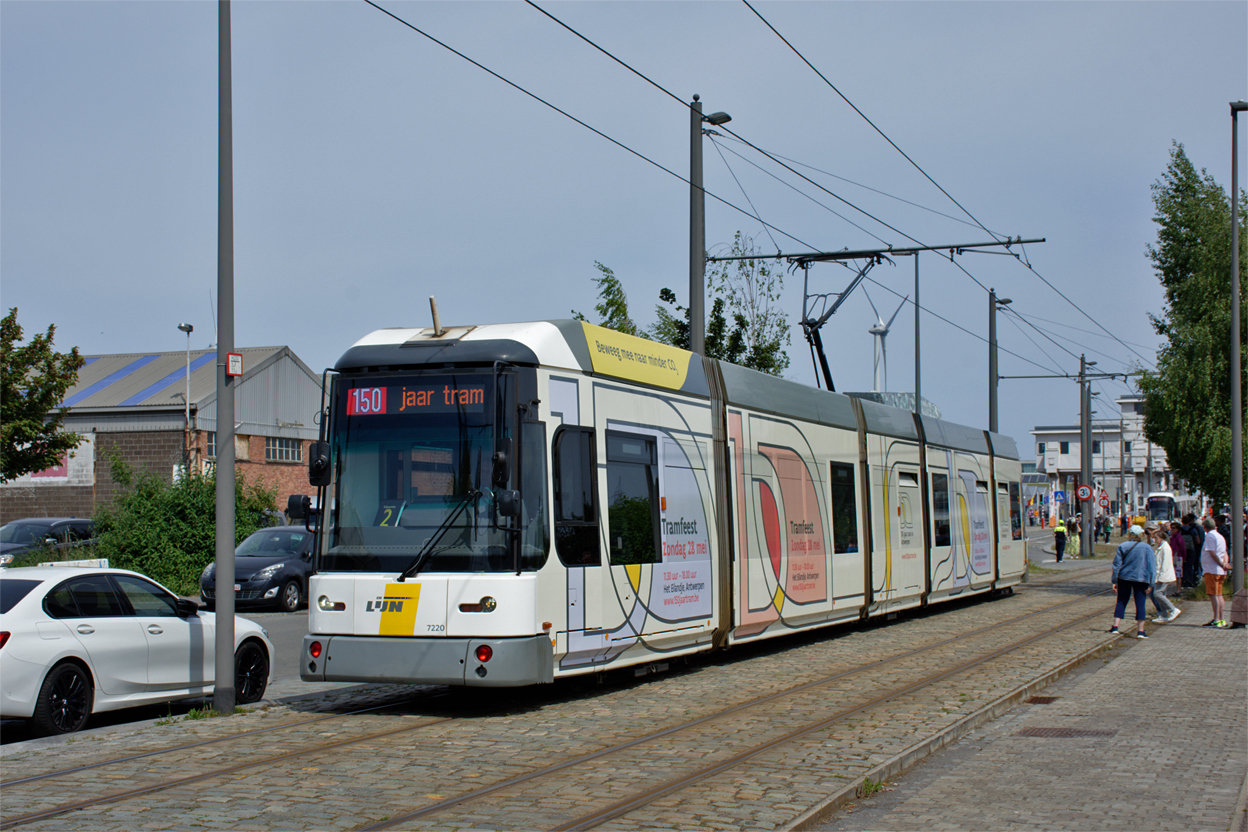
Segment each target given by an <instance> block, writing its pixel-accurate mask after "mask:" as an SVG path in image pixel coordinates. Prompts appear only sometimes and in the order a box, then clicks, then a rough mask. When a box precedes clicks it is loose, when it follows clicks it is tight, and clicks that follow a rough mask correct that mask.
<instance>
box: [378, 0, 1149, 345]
mask: <svg viewBox="0 0 1248 832" xmlns="http://www.w3.org/2000/svg"><path fill="white" fill-rule="evenodd" d="M364 2H366V3H368V5H370V6H372V7H373V8H375V9H377V10H378V11H380V12H382V13H383V14H386V15H387V16H389V17H391V18H392V19H394V20H395V21H397V22H399V23H401V24H403V25H404V26H407V27H408V28H410V29H412V30H413V31H414V32H416V33H417V34H420V35H422V36H423V37H425V38H427V39H428V40H430V41H432V42H434V43H436V44H437V45H439V46H441V47H443V48H444V49H446V50H448V51H450V52H452V53H453V54H455V55H456V56H458V57H460V58H463V59H464V60H466V61H468V62H469V63H471V64H473V65H474V66H476V67H477V68H479V69H481V70H483V71H485V72H487V73H489V74H490V75H492V76H494V77H495V78H497V79H498V80H500V81H502V82H504V83H506V84H508V85H509V86H511V87H513V88H514V89H516V90H517V91H518V92H521V93H523V94H525V95H527V96H529V97H531V98H533V99H534V100H535V101H537V102H539V103H541V104H543V105H545V106H546V107H549V108H550V109H552V110H555V111H556V112H558V113H559V114H560V115H563V116H564V117H565V118H568V119H570V120H572V121H574V122H576V123H577V124H579V125H581V126H582V127H584V128H586V129H587V130H590V131H591V132H593V133H595V134H597V135H598V136H600V137H602V138H604V139H606V140H607V141H610V142H611V143H613V144H615V145H616V146H618V147H620V148H621V149H623V150H625V151H627V152H628V153H631V154H632V155H634V156H637V157H638V158H639V159H641V160H643V161H645V162H648V163H649V164H651V165H653V166H654V167H657V168H659V169H660V170H662V171H664V172H665V173H667V174H669V175H670V176H673V177H674V178H676V179H679V180H680V181H682V182H684V183H686V184H692V183H690V182H689V180H688V179H686V178H685V177H683V176H681V175H680V174H678V173H676V172H675V171H672V170H671V169H669V168H667V167H665V166H664V165H661V164H659V163H658V162H656V161H654V160H652V159H650V158H648V157H646V156H644V155H643V154H641V153H639V152H638V151H636V150H634V149H632V148H631V147H628V146H627V145H625V144H623V143H622V142H620V141H618V140H616V139H614V138H612V137H611V136H608V135H607V134H605V133H603V132H602V131H600V130H597V129H596V128H594V127H592V126H590V125H589V124H587V123H585V122H584V121H581V120H580V119H578V118H576V117H575V116H573V115H571V114H570V113H568V112H566V111H565V110H562V109H561V108H559V107H557V106H555V105H554V104H552V103H550V102H548V101H546V100H545V99H543V98H541V97H540V96H537V95H536V94H534V93H532V92H530V91H528V90H526V89H524V88H523V87H521V86H519V85H518V84H516V83H514V82H512V81H510V80H508V79H507V78H504V77H503V76H502V75H499V74H498V73H496V72H494V71H493V70H491V69H489V68H488V67H486V66H484V65H483V64H481V63H479V62H478V61H475V60H473V59H472V58H470V57H468V56H467V55H465V54H463V53H462V52H459V51H458V50H456V49H454V48H453V47H451V46H449V45H448V44H446V43H444V42H442V41H440V40H438V39H437V38H435V37H433V36H432V35H430V34H428V33H427V32H425V31H423V30H421V29H420V28H418V27H416V26H415V25H413V24H411V23H409V22H408V21H406V20H404V19H403V18H400V17H399V16H398V15H396V14H394V13H392V12H390V11H389V10H387V9H385V8H383V7H381V6H379V5H377V4H376V3H375V2H373V0H364ZM526 2H527V3H528V4H529V5H531V6H532V7H533V8H534V9H536V10H538V11H540V12H541V13H542V14H544V15H545V16H547V17H548V18H550V19H551V20H552V21H554V22H556V23H558V24H559V25H560V26H562V27H563V28H565V29H567V30H568V31H569V32H571V33H573V34H575V35H576V36H577V37H578V38H581V39H582V40H583V41H585V42H586V43H588V44H589V45H591V46H593V47H594V48H595V49H597V50H598V51H600V52H602V53H603V54H604V55H607V56H608V57H610V58H611V59H612V60H614V61H616V62H617V63H619V64H620V65H621V66H623V67H625V68H626V69H628V70H629V71H630V72H633V73H634V74H635V75H637V76H638V77H639V78H642V79H643V80H645V81H646V82H647V83H649V84H651V85H652V86H654V87H655V88H657V89H659V90H660V91H662V92H663V93H664V94H666V95H668V96H669V97H671V98H672V99H673V100H675V101H679V102H680V103H681V105H682V106H685V107H689V106H690V105H689V104H687V103H686V102H685V101H683V100H682V99H681V98H680V97H679V96H676V95H674V94H673V93H671V92H670V91H668V90H666V89H664V88H663V87H662V86H661V85H659V84H657V83H656V82H654V81H652V80H651V79H649V78H647V77H646V76H645V75H643V74H642V73H640V72H638V71H637V70H636V69H634V68H633V67H631V66H629V65H628V64H627V63H625V62H624V61H621V60H620V59H619V58H616V57H615V56H614V55H611V53H609V52H607V51H606V50H605V49H602V47H600V46H598V45H597V44H595V43H593V41H591V40H589V39H588V38H586V37H584V36H583V35H581V34H580V33H579V32H576V30H574V29H572V28H571V27H570V26H568V25H567V24H565V23H563V22H562V21H560V20H558V18H555V17H554V16H553V15H551V14H549V13H548V12H546V11H545V10H544V9H542V8H541V7H540V6H538V5H537V4H536V3H533V2H532V0H526ZM746 5H747V6H749V4H748V2H747V3H746ZM750 9H751V11H754V13H755V14H756V15H757V14H758V13H757V11H756V10H754V9H753V7H752V6H750ZM759 18H760V19H761V20H763V22H764V23H767V21H766V20H765V19H764V18H762V16H761V15H759ZM767 25H768V27H769V28H772V30H773V31H775V29H774V27H771V24H770V23H767ZM776 34H777V36H779V37H781V39H782V40H784V38H783V36H780V34H779V32H776ZM785 42H786V44H787V43H788V42H787V41H785ZM790 48H792V46H791V44H790ZM794 52H795V53H796V52H797V50H796V49H794ZM797 54H798V55H799V57H802V56H801V55H800V53H797ZM802 60H803V61H805V58H804V57H802ZM807 64H808V65H809V62H807ZM811 69H814V67H813V66H812V67H811ZM815 71H816V73H818V70H815ZM820 77H823V76H822V75H821V74H820ZM824 80H825V81H826V80H827V79H826V78H825V79H824ZM828 84H829V86H831V87H832V88H833V89H834V90H835V89H836V88H835V86H833V85H832V84H831V83H830V82H828ZM837 93H838V95H839V94H840V92H839V90H837ZM842 97H844V96H842ZM846 102H847V103H849V104H850V106H851V107H853V106H854V105H853V104H852V102H849V101H848V99H846ZM854 109H855V110H856V111H857V108H856V107H854ZM860 114H861V113H860ZM863 118H864V119H865V118H866V117H865V115H864V116H863ZM867 121H868V123H870V120H869V119H867ZM872 126H873V127H874V124H873V125H872ZM877 130H878V128H877ZM724 131H725V132H726V133H728V134H729V135H731V136H732V137H733V138H735V139H737V140H738V141H740V142H742V143H743V144H746V145H747V146H749V147H751V148H753V149H754V150H756V151H758V152H760V153H762V154H763V155H764V156H766V157H767V158H770V159H772V160H773V161H775V162H777V163H778V164H780V166H781V167H784V168H785V169H787V170H789V171H790V172H791V173H793V174H795V175H796V176H798V177H800V178H802V179H804V180H806V181H807V182H810V184H812V185H814V186H815V187H817V188H819V189H820V190H822V191H824V192H825V193H827V194H829V195H830V196H832V197H834V198H835V199H838V200H840V201H841V202H843V203H845V204H846V205H847V206H849V207H851V208H853V209H854V210H856V211H858V212H859V213H861V214H863V215H864V216H866V217H868V218H870V219H872V220H874V221H875V222H877V223H879V224H880V225H882V226H884V227H885V228H888V229H889V230H891V231H894V232H896V233H897V234H900V235H901V236H903V237H905V238H906V239H908V240H911V241H912V242H915V243H919V244H922V243H921V241H919V240H918V239H916V238H914V237H912V236H910V235H909V234H906V233H905V232H904V231H901V230H900V229H898V228H896V227H894V226H892V225H890V224H889V223H887V222H884V221H883V220H881V219H879V218H878V217H875V216H874V215H872V214H871V213H870V212H868V211H865V210H863V209H862V208H859V207H858V206H856V205H854V204H853V203H852V202H850V201H849V200H846V199H845V198H843V197H841V196H840V195H838V194H836V193H834V192H832V191H830V190H829V189H827V188H825V187H824V186H822V185H821V184H819V183H817V182H814V181H813V180H811V179H810V178H809V177H806V176H804V175H803V174H801V173H800V172H799V171H796V170H795V169H793V168H792V167H790V166H789V165H787V164H785V163H784V162H783V161H781V160H779V159H778V158H777V157H775V156H773V155H772V154H770V153H768V152H767V151H764V150H762V149H761V148H759V147H757V146H755V145H754V144H753V143H751V142H749V141H748V140H747V139H744V138H743V137H741V136H740V135H739V134H737V133H734V132H733V131H731V130H728V129H727V128H724ZM881 135H882V136H883V135H884V134H883V133H882V132H881ZM884 138H885V139H886V140H888V141H889V143H890V144H892V141H891V140H890V139H888V137H887V136H884ZM893 146H894V147H896V145H895V144H894V145H893ZM897 149H898V152H901V153H902V155H903V156H905V155H906V154H905V153H904V152H903V151H901V150H900V148H897ZM906 158H907V159H909V157H908V156H907V157H906ZM911 162H912V164H913V161H912V160H911ZM915 167H916V168H918V169H919V170H920V172H923V171H922V169H921V168H919V167H918V165H917V164H916V165H915ZM924 175H925V176H926V173H925V172H924ZM734 178H735V174H734ZM928 178H929V180H930V177H928ZM931 181H932V182H933V184H934V185H936V187H937V188H939V189H940V190H941V191H942V193H945V194H946V196H949V195H948V193H947V192H945V191H944V189H943V188H940V185H939V184H938V183H936V182H935V181H934V180H931ZM704 192H705V193H708V194H710V195H711V197H712V199H715V200H716V201H718V202H720V203H722V204H724V205H725V206H727V207H729V208H732V209H733V210H735V211H737V212H739V213H741V214H744V215H745V216H748V217H750V218H751V219H754V220H755V221H757V222H759V223H760V224H761V225H763V226H764V227H765V228H768V229H773V230H775V231H777V232H779V233H780V234H782V235H783V236H785V237H788V238H789V239H791V240H793V241H795V242H798V243H801V244H802V245H807V246H809V245H810V244H809V243H806V242H804V241H802V240H800V239H799V238H797V237H795V236H793V235H791V234H789V233H787V232H785V231H784V230H783V229H780V228H778V227H777V226H774V225H772V224H771V223H768V222H766V221H765V220H763V219H762V218H761V217H759V216H758V214H757V212H756V211H755V212H754V213H751V212H750V211H746V210H745V209H743V208H741V207H739V206H737V205H735V204H733V203H731V202H729V201H727V200H725V199H723V198H722V197H719V196H718V195H716V194H714V193H711V192H710V191H705V189H704ZM949 198H950V200H951V201H953V202H954V204H956V205H958V207H959V208H961V209H962V210H963V211H964V212H965V213H966V214H967V216H969V217H971V218H972V219H973V220H975V222H976V224H977V225H979V227H980V228H983V230H984V231H985V232H987V233H988V234H990V235H992V236H993V237H994V239H996V238H997V237H998V235H996V234H995V233H994V232H992V231H991V230H989V229H988V228H986V227H985V226H984V225H983V224H982V223H980V222H979V221H978V220H977V219H975V218H974V216H973V215H972V214H970V212H969V211H966V209H965V208H964V207H963V206H962V205H960V204H959V203H958V202H957V200H954V199H953V198H952V196H949ZM746 199H747V201H748V199H749V197H748V195H747V197H746ZM751 208H753V205H752V204H751ZM838 216H839V215H838ZM855 227H857V226H855ZM860 230H861V229H860ZM868 233H869V232H868ZM769 236H770V231H769ZM872 236H874V235H872ZM876 239H877V240H878V239H879V238H878V237H877V238H876ZM774 242H775V241H774V238H773V243H774ZM881 242H882V241H881ZM811 247H812V248H813V246H811ZM1015 258H1016V259H1018V260H1019V262H1024V261H1023V260H1022V259H1021V258H1019V257H1018V256H1017V255H1015ZM949 261H950V262H951V263H953V264H954V265H955V266H957V267H958V269H959V270H960V271H962V272H963V273H964V274H966V275H967V277H969V278H970V279H971V280H972V281H973V282H974V283H976V284H977V285H978V286H979V287H980V288H981V289H983V290H984V291H988V290H987V287H985V286H984V284H983V283H982V282H981V281H979V280H978V279H977V278H976V277H975V276H974V275H972V274H971V273H970V272H969V271H967V270H966V269H965V268H964V267H963V266H961V264H959V263H958V262H957V261H956V259H954V257H953V256H952V255H950V256H949ZM1024 265H1026V266H1027V267H1028V268H1029V269H1031V271H1032V272H1033V273H1034V274H1036V276H1037V277H1039V278H1040V279H1041V280H1042V281H1044V282H1045V284H1046V285H1048V286H1049V287H1050V288H1051V289H1053V290H1054V291H1055V292H1057V293H1058V295H1059V296H1061V297H1062V298H1063V299H1065V300H1066V301H1067V302H1068V303H1071V305H1074V304H1073V302H1072V301H1070V299H1069V298H1067V297H1066V296H1065V295H1064V294H1062V293H1061V292H1060V291H1059V290H1057V289H1056V287H1054V286H1053V285H1052V284H1051V283H1049V281H1048V280H1046V279H1045V278H1044V277H1043V275H1040V274H1039V272H1037V271H1036V270H1035V269H1034V268H1033V267H1031V266H1030V264H1029V263H1024ZM872 282H875V281H872ZM877 285H879V284H877ZM889 291H892V290H891V289H890V290H889ZM1076 308H1078V307H1077V306H1076ZM920 309H922V307H920ZM923 311H927V312H929V314H932V315H934V316H935V317H937V318H940V319H941V320H944V321H946V322H947V323H950V324H951V325H953V326H957V325H956V324H952V322H950V321H947V319H944V318H943V317H941V316H939V315H936V314H935V313H933V312H931V311H930V310H923ZM1080 312H1081V313H1082V314H1084V315H1085V316H1086V315H1087V313H1084V312H1083V311H1082V310H1080ZM1089 320H1092V319H1091V318H1090V317H1089ZM1093 322H1094V323H1097V322H1096V321H1093ZM1097 326H1098V327H1100V328H1101V329H1102V330H1104V331H1105V332H1106V333H1107V334H1108V335H1109V336H1110V337H1112V338H1114V339H1115V340H1118V339H1117V337H1116V336H1114V335H1113V334H1112V333H1109V331H1108V330H1105V328H1104V327H1102V326H1101V325H1100V324H1099V323H1097ZM958 328H959V329H961V327H958ZM963 331H965V332H967V333H968V334H974V333H970V331H969V330H965V329H963ZM975 337H977V338H980V336H975ZM980 340H983V339H982V338H980ZM999 348H1000V347H999ZM1005 351H1006V352H1009V353H1010V354H1011V355H1017V354H1016V353H1013V352H1010V351H1009V350H1005ZM1132 351H1133V352H1134V350H1132ZM1136 354H1137V355H1139V354H1138V353H1136ZM1018 357H1020V358H1022V356H1018ZM1139 357H1140V358H1142V359H1143V356H1139ZM1023 360H1028V359H1023ZM1145 360H1146V359H1145ZM1030 363H1034V362H1030ZM1037 366H1038V365H1037Z"/></svg>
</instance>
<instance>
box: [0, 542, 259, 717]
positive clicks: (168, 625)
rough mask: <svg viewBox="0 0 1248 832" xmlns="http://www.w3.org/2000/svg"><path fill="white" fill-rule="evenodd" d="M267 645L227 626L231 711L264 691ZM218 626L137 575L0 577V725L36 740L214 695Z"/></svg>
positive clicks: (11, 573) (33, 572) (72, 571)
mask: <svg viewBox="0 0 1248 832" xmlns="http://www.w3.org/2000/svg"><path fill="white" fill-rule="evenodd" d="M272 663H273V644H272V643H271V642H270V641H269V636H268V634H267V633H266V632H265V631H264V628H262V627H260V626H259V625H258V624H255V623H254V622H252V621H248V620H247V619H245V618H235V620H234V688H235V698H236V701H238V702H239V703H242V704H246V703H249V702H257V701H259V700H260V699H261V697H263V696H264V691H265V689H266V688H267V687H268V684H269V680H270V675H271V670H270V668H271V667H272ZM215 665H216V616H215V615H213V614H212V613H208V612H199V606H198V604H196V603H195V602H194V601H190V600H186V599H182V598H178V597H177V596H176V595H174V594H173V593H172V592H170V591H169V590H167V589H165V588H164V587H163V586H161V585H160V584H158V583H156V582H155V581H153V580H151V579H150V578H147V577H145V576H143V575H140V574H138V573H137V572H130V571H127V570H124V569H100V568H95V567H75V566H25V567H15V568H10V569H6V570H4V571H3V572H0V679H3V682H0V717H4V718H19V719H26V720H30V722H31V723H32V727H33V728H34V729H35V730H36V731H37V732H39V733H43V734H65V733H69V732H72V731H77V730H80V729H81V728H82V727H83V726H84V725H86V724H87V720H88V719H89V718H90V716H91V714H92V713H96V712H100V711H112V710H117V709H120V708H129V707H133V706H136V705H149V704H151V703H153V702H172V701H174V700H178V699H187V698H190V697H194V696H205V695H208V694H211V693H212V689H213V687H214V685H215V684H216V673H215Z"/></svg>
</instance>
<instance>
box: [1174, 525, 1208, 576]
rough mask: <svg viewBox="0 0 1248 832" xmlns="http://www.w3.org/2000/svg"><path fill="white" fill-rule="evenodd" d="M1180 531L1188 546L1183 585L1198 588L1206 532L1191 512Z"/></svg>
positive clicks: (1184, 562)
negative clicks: (1202, 546)
mask: <svg viewBox="0 0 1248 832" xmlns="http://www.w3.org/2000/svg"><path fill="white" fill-rule="evenodd" d="M1179 531H1180V532H1181V533H1182V534H1183V542H1184V543H1185V544H1186V551H1185V552H1184V553H1183V555H1184V558H1183V585H1184V586H1186V587H1189V588H1191V587H1196V586H1199V585H1200V584H1201V577H1200V549H1201V545H1202V544H1203V543H1204V542H1205V532H1204V530H1203V529H1202V528H1201V527H1200V523H1199V522H1197V520H1196V515H1195V514H1192V513H1191V512H1188V513H1187V514H1185V515H1183V527H1182V528H1181V529H1180V530H1179Z"/></svg>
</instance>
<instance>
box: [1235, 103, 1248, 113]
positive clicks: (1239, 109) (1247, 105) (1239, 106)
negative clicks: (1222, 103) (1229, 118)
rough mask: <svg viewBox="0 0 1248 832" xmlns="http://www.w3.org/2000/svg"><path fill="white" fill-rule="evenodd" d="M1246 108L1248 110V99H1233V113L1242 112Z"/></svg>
mask: <svg viewBox="0 0 1248 832" xmlns="http://www.w3.org/2000/svg"><path fill="white" fill-rule="evenodd" d="M1244 110H1248V101H1232V102H1231V112H1232V113H1242V112H1243V111H1244Z"/></svg>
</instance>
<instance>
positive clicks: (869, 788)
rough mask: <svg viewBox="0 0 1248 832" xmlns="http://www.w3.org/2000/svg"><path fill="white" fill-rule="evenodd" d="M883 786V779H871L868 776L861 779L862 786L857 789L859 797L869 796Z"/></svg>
mask: <svg viewBox="0 0 1248 832" xmlns="http://www.w3.org/2000/svg"><path fill="white" fill-rule="evenodd" d="M883 788H884V781H883V780H872V779H871V778H870V777H867V778H865V779H864V780H863V781H862V787H861V788H860V789H858V792H859V795H860V796H861V797H870V796H871V795H873V794H875V793H877V792H879V791H880V790H881V789H883Z"/></svg>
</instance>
